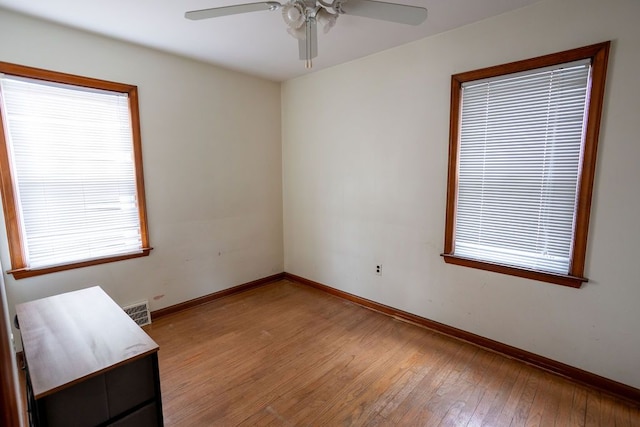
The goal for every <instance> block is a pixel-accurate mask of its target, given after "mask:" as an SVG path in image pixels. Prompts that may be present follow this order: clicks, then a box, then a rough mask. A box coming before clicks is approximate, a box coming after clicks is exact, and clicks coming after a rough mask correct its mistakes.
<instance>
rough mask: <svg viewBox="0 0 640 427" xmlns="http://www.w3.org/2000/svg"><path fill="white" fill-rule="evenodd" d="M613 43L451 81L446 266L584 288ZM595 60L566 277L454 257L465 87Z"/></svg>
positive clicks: (556, 54) (524, 61) (459, 77)
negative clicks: (557, 66) (606, 82)
mask: <svg viewBox="0 0 640 427" xmlns="http://www.w3.org/2000/svg"><path fill="white" fill-rule="evenodd" d="M610 45H611V42H610V41H607V42H603V43H598V44H594V45H590V46H585V47H581V48H577V49H572V50H568V51H563V52H558V53H553V54H550V55H544V56H540V57H537V58H532V59H526V60H523V61H516V62H511V63H508V64H503V65H497V66H492V67H488V68H483V69H479V70H474V71H468V72H464V73H459V74H454V75H452V76H451V111H450V123H449V173H448V177H447V205H446V221H445V241H444V252H443V253H442V254H441V255H442V257H443V258H444V261H445V262H446V263H449V264H456V265H461V266H465V267H473V268H478V269H481V270H487V271H493V272H497V273H503V274H508V275H512V276H518V277H524V278H528V279H533V280H539V281H542V282H548V283H554V284H557V285H563V286H570V287H573V288H579V287H580V286H582V283H583V282H587V281H588V279H587V278H585V277H583V275H584V267H585V257H586V249H587V235H588V231H589V217H590V213H591V199H592V192H593V182H594V176H595V167H596V154H597V148H598V136H599V132H600V121H601V115H602V114H601V113H602V106H603V102H604V91H605V77H606V73H607V63H608V57H609V48H610ZM581 59H590V60H591V66H592V74H591V88H590V93H589V95H588V103H589V107H588V114H587V123H586V126H585V130H586V132H585V141H584V152H583V158H582V166H581V170H580V176H579V180H578V201H577V204H576V225H575V232H574V237H573V253H572V256H571V262H570V265H569V272H568V274H566V275H563V274H554V273H547V272H543V271H537V270H529V269H525V268H519V267H514V266H507V265H502V264H495V263H490V262H486V261H478V260H475V259H469V258H464V257H460V256H457V255H455V253H454V242H455V214H456V201H457V200H456V196H457V188H458V147H459V139H460V135H459V133H460V112H461V107H462V105H461V102H460V101H461V91H462V84H463V83H465V82H469V81H474V80H480V79H485V78H490V77H496V76H501V75H505V74H512V73H517V72H522V71H529V70H533V69H537V68H542V67H548V66H553V65H557V64H563V63H566V62H572V61H578V60H581Z"/></svg>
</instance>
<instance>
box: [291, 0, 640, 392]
mask: <svg viewBox="0 0 640 427" xmlns="http://www.w3.org/2000/svg"><path fill="white" fill-rule="evenodd" d="M429 19H435V17H430V18H429ZM639 19H640V2H638V1H635V0H608V1H606V2H605V1H600V0H549V1H542V2H540V3H536V4H534V5H532V6H530V7H527V8H524V9H520V10H517V11H514V12H511V13H508V14H504V15H501V16H498V17H495V18H493V19H489V20H486V21H483V22H480V23H476V24H473V25H469V26H466V27H463V28H460V29H457V30H453V31H450V32H447V33H444V34H441V35H438V36H434V37H430V38H427V39H424V40H421V41H418V42H415V43H412V44H409V45H405V46H402V47H399V48H396V49H393V50H389V51H386V52H383V53H380V54H377V55H374V56H370V57H367V58H364V59H360V60H357V61H354V62H351V63H348V64H345V65H341V66H337V67H334V68H332V69H328V70H324V71H321V72H318V73H314V74H311V75H308V76H305V77H301V78H298V79H295V80H291V81H288V82H286V83H285V84H284V85H283V90H282V102H283V109H282V115H283V129H282V132H283V164H284V169H283V170H284V172H283V173H284V232H285V270H286V271H287V272H290V273H293V274H297V275H300V276H303V277H306V278H308V279H311V280H315V281H318V282H321V283H324V284H327V285H329V286H333V287H336V288H338V289H340V290H343V291H346V292H350V293H353V294H356V295H358V296H361V297H364V298H369V299H372V300H375V301H378V302H380V303H383V304H387V305H390V306H393V307H397V308H400V309H402V310H406V311H409V312H411V313H415V314H417V315H420V316H423V317H426V318H429V319H432V320H435V321H438V322H442V323H445V324H447V325H451V326H454V327H457V328H461V329H464V330H467V331H470V332H473V333H476V334H479V335H481V336H484V337H488V338H491V339H494V340H497V341H500V342H503V343H506V344H510V345H513V346H516V347H519V348H522V349H525V350H528V351H531V352H533V353H537V354H540V355H543V356H546V357H549V358H551V359H554V360H557V361H561V362H564V363H567V364H569V365H572V366H575V367H578V368H581V369H585V370H587V371H590V372H593V373H596V374H599V375H602V376H605V377H608V378H610V379H613V380H617V381H620V382H622V383H626V384H628V385H631V386H634V387H640V369H639V367H640V364H639V362H640V333H638V331H639V328H640V308H639V306H638V304H639V303H640V279H639V275H638V267H637V265H638V262H639V261H638V249H637V248H638V246H637V245H638V243H637V242H639V241H640V227H639V226H638V218H640V192H639V191H638V183H640V167H639V166H638V162H639V161H640V144H639V143H638V135H639V134H640V120H639V118H640V104H639V102H640V101H639V100H640V84H638V71H637V70H638V69H640V25H638V23H639V22H640V21H639ZM425 25H429V21H427V23H426V24H425ZM606 40H612V41H613V45H612V52H611V57H610V62H609V73H608V81H607V92H606V99H605V105H606V106H605V110H604V115H603V122H602V127H601V138H600V145H599V158H598V163H597V175H596V182H595V189H594V202H593V210H592V216H591V228H590V236H589V248H588V253H587V269H586V275H587V277H588V278H589V279H590V281H589V283H587V284H585V285H584V286H583V288H582V289H571V288H566V287H562V286H557V285H551V284H547V283H542V282H535V281H531V280H527V279H520V278H515V277H510V276H505V275H500V274H496V273H490V272H483V271H479V270H474V269H469V268H465V267H460V266H455V265H448V264H445V263H444V261H443V260H442V259H441V257H440V253H441V252H442V250H443V242H444V219H445V197H446V195H445V192H446V177H447V155H448V126H449V95H450V79H451V75H452V74H454V73H459V72H463V71H469V70H473V69H478V68H482V67H486V66H490V65H497V64H501V63H505V62H511V61H515V60H520V59H526V58H530V57H534V56H538V55H543V54H548V53H553V52H557V51H562V50H567V49H571V48H576V47H580V46H584V45H589V44H593V43H598V42H602V41H606ZM375 264H382V265H383V275H382V276H376V275H375V274H374V266H375Z"/></svg>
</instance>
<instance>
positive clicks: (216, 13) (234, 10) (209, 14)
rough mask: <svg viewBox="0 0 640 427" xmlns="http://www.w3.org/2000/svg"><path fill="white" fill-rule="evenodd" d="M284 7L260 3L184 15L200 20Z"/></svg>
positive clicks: (275, 3) (197, 11)
mask: <svg viewBox="0 0 640 427" xmlns="http://www.w3.org/2000/svg"><path fill="white" fill-rule="evenodd" d="M281 6H282V5H281V4H280V3H278V2H275V1H265V2H260V3H248V4H236V5H234V6H223V7H214V8H212V9H202V10H192V11H191V12H187V13H185V14H184V17H185V18H187V19H192V20H198V19H207V18H217V17H220V16H227V15H235V14H238V13H247V12H257V11H260V10H276V9H279V8H280V7H281Z"/></svg>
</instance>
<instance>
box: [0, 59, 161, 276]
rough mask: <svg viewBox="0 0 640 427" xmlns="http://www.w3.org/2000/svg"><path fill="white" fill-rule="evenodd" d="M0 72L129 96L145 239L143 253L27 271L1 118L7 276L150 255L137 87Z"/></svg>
mask: <svg viewBox="0 0 640 427" xmlns="http://www.w3.org/2000/svg"><path fill="white" fill-rule="evenodd" d="M0 73H4V74H9V75H14V76H20V77H28V78H32V79H38V80H44V81H49V82H55V83H64V84H69V85H74V86H83V87H87V88H94V89H103V90H109V91H114V92H121V93H127V94H128V96H129V111H130V113H131V128H132V137H133V156H134V163H135V178H136V192H137V197H138V216H139V218H140V234H141V240H142V250H141V251H140V252H135V253H132V254H124V255H122V254H120V255H116V256H110V257H104V258H97V259H92V260H87V261H81V262H73V263H69V264H63V265H55V266H51V267H43V268H35V269H29V268H27V267H26V263H25V256H24V245H23V239H22V234H21V232H20V225H19V221H18V212H19V209H18V207H17V204H16V203H17V199H16V197H15V195H14V188H13V173H12V170H11V162H10V161H9V151H8V146H7V141H6V139H5V132H4V121H3V120H2V118H1V117H0V187H1V189H2V208H3V212H4V218H5V226H6V229H7V240H8V244H9V254H10V257H11V270H8V271H7V273H9V274H12V275H13V277H14V278H15V279H23V278H26V277H33V276H38V275H42V274H48V273H54V272H58V271H64V270H70V269H74V268H81V267H87V266H91V265H98V264H104V263H108V262H114V261H121V260H125V259H130V258H138V257H143V256H148V255H149V253H150V252H151V250H152V249H153V248H151V247H150V246H149V232H148V228H147V210H146V202H145V190H144V173H143V169H142V143H141V138H140V112H139V108H138V88H137V86H133V85H128V84H124V83H115V82H110V81H106V80H99V79H93V78H89V77H82V76H77V75H73V74H66V73H59V72H56V71H49V70H44V69H40V68H33V67H27V66H23V65H17V64H11V63H7V62H0Z"/></svg>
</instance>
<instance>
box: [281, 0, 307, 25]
mask: <svg viewBox="0 0 640 427" xmlns="http://www.w3.org/2000/svg"><path fill="white" fill-rule="evenodd" d="M282 19H284V22H285V23H286V24H287V25H288V26H289V28H290V29H296V28H301V27H302V26H303V25H304V21H305V16H304V6H303V5H302V4H301V3H299V2H297V1H290V2H289V3H287V4H285V5H284V6H282Z"/></svg>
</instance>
